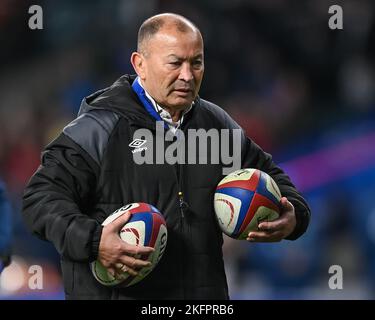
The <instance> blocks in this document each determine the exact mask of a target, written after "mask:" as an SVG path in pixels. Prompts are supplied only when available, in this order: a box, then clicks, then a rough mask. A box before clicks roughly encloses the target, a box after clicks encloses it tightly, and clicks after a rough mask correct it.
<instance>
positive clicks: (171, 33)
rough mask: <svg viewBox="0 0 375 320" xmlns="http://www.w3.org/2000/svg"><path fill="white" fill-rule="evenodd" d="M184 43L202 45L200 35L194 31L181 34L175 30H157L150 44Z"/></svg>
mask: <svg viewBox="0 0 375 320" xmlns="http://www.w3.org/2000/svg"><path fill="white" fill-rule="evenodd" d="M186 41H189V42H196V43H197V45H200V44H202V45H203V40H202V38H201V36H200V34H199V33H198V32H196V31H193V30H191V31H190V30H189V31H187V32H181V31H178V30H176V29H170V28H169V29H162V30H159V31H158V32H157V33H156V34H155V35H154V36H153V37H152V38H151V39H150V42H153V43H155V44H163V45H168V44H174V43H178V42H183V43H185V42H186Z"/></svg>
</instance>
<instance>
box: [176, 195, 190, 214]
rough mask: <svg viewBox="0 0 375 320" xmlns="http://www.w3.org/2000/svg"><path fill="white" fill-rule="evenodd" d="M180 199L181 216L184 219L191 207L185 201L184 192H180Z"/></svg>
mask: <svg viewBox="0 0 375 320" xmlns="http://www.w3.org/2000/svg"><path fill="white" fill-rule="evenodd" d="M178 198H179V201H180V209H181V216H182V218H185V213H184V211H185V209H187V208H188V207H189V206H188V204H187V203H186V202H185V201H184V194H183V193H182V191H179V192H178Z"/></svg>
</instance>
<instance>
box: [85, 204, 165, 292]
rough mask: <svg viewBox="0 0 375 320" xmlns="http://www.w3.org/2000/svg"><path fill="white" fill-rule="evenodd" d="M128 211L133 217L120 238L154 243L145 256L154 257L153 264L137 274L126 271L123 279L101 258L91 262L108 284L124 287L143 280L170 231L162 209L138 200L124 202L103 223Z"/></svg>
mask: <svg viewBox="0 0 375 320" xmlns="http://www.w3.org/2000/svg"><path fill="white" fill-rule="evenodd" d="M125 212H130V213H131V217H130V219H129V221H128V222H127V223H126V224H125V225H124V226H123V227H122V228H121V230H120V234H119V235H120V238H121V239H122V240H123V241H126V242H127V243H129V244H132V245H137V246H147V247H153V248H154V249H155V251H154V252H153V253H151V254H149V256H148V257H147V259H144V260H147V261H150V262H151V265H150V266H148V267H143V268H142V269H140V270H138V275H137V276H135V277H134V276H132V275H130V274H129V273H127V272H124V273H123V276H122V278H121V279H116V278H115V277H113V276H112V275H111V274H110V273H109V272H108V270H107V269H106V268H105V267H104V266H103V265H102V264H101V263H100V262H99V261H98V260H96V261H94V262H92V263H91V265H90V266H91V271H92V273H93V275H94V277H95V279H96V280H98V281H99V282H100V283H101V284H103V285H105V286H115V285H120V284H121V287H129V286H132V285H134V284H136V283H137V282H139V281H141V280H142V279H144V278H145V277H146V276H147V275H148V274H149V273H150V272H151V271H152V270H153V269H154V268H155V266H156V265H157V264H158V262H159V261H160V259H161V258H162V256H163V253H164V251H165V248H166V245H167V238H168V232H167V225H166V222H165V220H164V217H163V215H162V214H161V213H160V212H159V210H158V209H156V208H155V207H154V206H152V205H150V204H147V203H143V202H137V203H131V204H128V205H126V206H123V207H121V208H119V209H117V210H116V211H115V212H113V213H112V214H111V215H110V216H109V217H108V218H107V219H106V220H105V221H104V222H103V223H102V225H103V226H106V225H107V224H109V223H111V222H113V221H114V220H116V219H117V218H118V217H120V216H122V215H123V214H124V213H125ZM138 258H139V257H138ZM144 258H145V257H144Z"/></svg>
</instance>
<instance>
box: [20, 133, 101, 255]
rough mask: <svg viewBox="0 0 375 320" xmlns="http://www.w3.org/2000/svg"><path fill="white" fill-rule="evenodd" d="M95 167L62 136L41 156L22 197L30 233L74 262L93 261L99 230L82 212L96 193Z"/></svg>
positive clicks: (90, 160) (84, 154)
mask: <svg viewBox="0 0 375 320" xmlns="http://www.w3.org/2000/svg"><path fill="white" fill-rule="evenodd" d="M97 171H98V166H97V164H96V163H95V162H94V161H93V160H92V159H90V156H89V155H88V154H86V153H85V151H84V150H82V149H81V148H80V147H79V146H78V145H77V144H76V143H75V142H74V141H72V140H71V139H70V138H69V137H68V136H66V135H65V134H64V133H62V134H61V135H60V136H59V137H58V138H57V139H56V140H55V141H53V142H52V143H51V144H50V145H49V146H47V148H46V149H45V151H44V152H43V155H42V163H41V165H40V166H39V168H38V170H37V171H36V172H35V174H34V175H33V176H32V178H31V180H30V182H29V183H28V185H27V187H26V189H25V192H24V196H23V217H24V220H25V222H26V225H27V226H28V228H29V229H30V230H31V231H32V233H33V234H34V235H36V236H38V237H39V238H41V239H43V240H47V241H50V242H52V243H53V244H54V246H55V247H56V249H57V251H58V252H59V253H60V254H61V255H62V256H63V257H65V258H67V259H69V260H73V261H91V260H95V258H96V257H97V254H98V248H99V241H100V236H101V227H100V225H99V223H98V222H97V221H96V220H94V219H91V218H89V216H88V215H87V214H86V212H85V210H89V208H88V206H87V204H88V202H89V199H90V194H91V193H92V192H93V191H94V190H95V185H96V172H97Z"/></svg>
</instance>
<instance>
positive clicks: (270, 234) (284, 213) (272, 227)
mask: <svg viewBox="0 0 375 320" xmlns="http://www.w3.org/2000/svg"><path fill="white" fill-rule="evenodd" d="M280 204H281V213H280V217H279V218H277V219H276V220H274V221H271V222H261V223H260V224H259V225H258V231H251V232H249V234H248V237H247V239H246V240H248V241H250V242H278V241H281V240H282V239H284V238H286V237H287V236H289V235H290V234H291V233H292V232H293V230H294V228H295V226H296V215H295V212H294V206H293V205H292V203H290V202H289V201H288V199H287V198H286V197H282V198H281V200H280Z"/></svg>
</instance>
